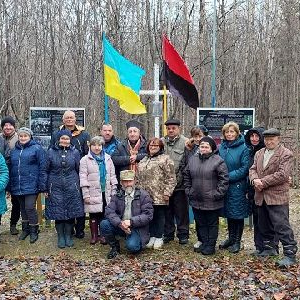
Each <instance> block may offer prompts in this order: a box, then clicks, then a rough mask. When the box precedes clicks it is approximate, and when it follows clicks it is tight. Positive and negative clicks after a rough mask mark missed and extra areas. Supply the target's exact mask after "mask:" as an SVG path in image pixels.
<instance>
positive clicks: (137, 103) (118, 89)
mask: <svg viewBox="0 0 300 300" xmlns="http://www.w3.org/2000/svg"><path fill="white" fill-rule="evenodd" d="M103 51H104V84H105V94H106V95H108V96H109V97H111V98H114V99H116V100H118V101H119V104H120V107H121V109H123V110H125V111H126V112H128V113H130V114H145V113H146V107H145V105H144V104H143V103H142V102H141V100H140V96H139V92H140V89H141V80H142V77H143V76H144V75H145V71H144V70H143V69H141V68H140V67H138V66H136V65H135V64H133V63H132V62H130V61H129V60H127V59H126V58H125V57H123V56H122V55H121V54H120V53H119V52H118V51H117V50H116V49H115V48H114V47H113V46H112V45H111V44H110V42H109V41H108V40H107V39H106V37H105V35H104V34H103Z"/></svg>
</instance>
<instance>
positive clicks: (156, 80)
mask: <svg viewBox="0 0 300 300" xmlns="http://www.w3.org/2000/svg"><path fill="white" fill-rule="evenodd" d="M166 92H167V95H171V93H170V92H169V91H168V90H167V91H166ZM140 95H150V96H151V95H154V101H153V104H154V105H155V104H158V103H159V96H161V95H164V90H160V89H159V66H158V64H154V90H140ZM154 136H155V137H160V136H159V116H155V117H154Z"/></svg>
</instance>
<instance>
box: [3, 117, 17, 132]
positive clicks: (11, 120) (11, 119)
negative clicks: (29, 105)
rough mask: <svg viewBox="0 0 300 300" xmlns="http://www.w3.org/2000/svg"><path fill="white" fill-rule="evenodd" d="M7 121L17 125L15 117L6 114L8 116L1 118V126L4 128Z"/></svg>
mask: <svg viewBox="0 0 300 300" xmlns="http://www.w3.org/2000/svg"><path fill="white" fill-rule="evenodd" d="M6 123H9V124H11V125H12V126H13V127H15V126H16V121H15V119H14V118H13V117H11V116H6V117H4V118H3V119H2V120H1V128H2V129H3V127H4V125H5V124H6Z"/></svg>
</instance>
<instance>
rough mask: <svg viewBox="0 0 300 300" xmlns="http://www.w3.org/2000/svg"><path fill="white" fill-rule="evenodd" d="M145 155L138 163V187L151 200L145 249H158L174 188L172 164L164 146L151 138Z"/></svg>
mask: <svg viewBox="0 0 300 300" xmlns="http://www.w3.org/2000/svg"><path fill="white" fill-rule="evenodd" d="M146 150H147V155H146V156H145V157H144V158H143V159H142V160H141V161H140V162H139V164H138V171H137V180H138V186H139V187H141V188H142V189H144V190H146V191H147V192H148V193H149V194H150V196H151V198H152V199H153V207H154V214H153V220H152V221H151V223H150V241H149V243H148V244H147V245H146V247H147V248H152V247H153V248H154V249H159V248H161V247H162V245H163V233H164V226H165V209H166V207H167V206H168V204H169V198H170V196H171V195H172V193H173V190H174V188H175V186H176V174H175V168H174V162H173V161H172V160H171V159H170V157H169V155H166V154H164V144H163V142H162V141H161V140H160V139H158V138H152V139H150V141H149V142H148V144H147V148H146Z"/></svg>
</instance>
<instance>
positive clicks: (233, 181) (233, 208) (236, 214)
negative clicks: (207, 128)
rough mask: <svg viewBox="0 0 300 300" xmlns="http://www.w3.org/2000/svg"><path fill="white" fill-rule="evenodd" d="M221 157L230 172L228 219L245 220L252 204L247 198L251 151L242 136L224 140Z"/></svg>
mask: <svg viewBox="0 0 300 300" xmlns="http://www.w3.org/2000/svg"><path fill="white" fill-rule="evenodd" d="M219 155H220V156H221V157H222V158H223V159H224V161H225V163H226V165H227V168H228V172H229V189H228V191H227V194H226V196H225V199H224V200H225V202H224V215H225V217H226V218H231V219H243V218H247V217H248V216H249V213H250V202H249V201H248V199H247V198H246V193H247V177H248V172H249V167H250V166H249V149H248V147H247V146H246V145H245V140H244V137H243V136H242V135H240V136H239V137H238V138H237V139H236V140H235V141H233V142H229V141H227V140H223V142H222V143H221V146H220V148H219Z"/></svg>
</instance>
